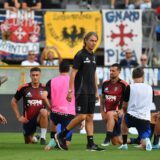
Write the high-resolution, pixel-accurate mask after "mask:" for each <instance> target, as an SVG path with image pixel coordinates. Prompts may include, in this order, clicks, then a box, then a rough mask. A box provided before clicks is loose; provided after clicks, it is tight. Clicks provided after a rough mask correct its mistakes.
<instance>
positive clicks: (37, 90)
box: [11, 67, 48, 145]
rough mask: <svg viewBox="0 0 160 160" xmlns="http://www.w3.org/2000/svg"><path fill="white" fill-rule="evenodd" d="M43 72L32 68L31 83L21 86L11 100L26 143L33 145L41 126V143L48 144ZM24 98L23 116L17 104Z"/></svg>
mask: <svg viewBox="0 0 160 160" xmlns="http://www.w3.org/2000/svg"><path fill="white" fill-rule="evenodd" d="M40 77H41V70H40V68H38V67H34V68H31V70H30V78H31V82H30V83H27V84H24V85H22V86H20V87H19V88H18V90H17V92H16V94H15V95H14V97H13V98H12V100H11V107H12V109H13V111H14V113H15V116H16V118H17V120H18V121H19V122H21V123H22V124H23V134H24V140H25V143H26V144H28V143H33V142H34V140H33V134H34V133H35V132H36V127H37V126H40V128H41V136H40V143H41V144H42V145H44V144H45V143H46V132H47V126H48V111H47V110H46V109H45V107H44V103H43V99H42V92H43V91H44V90H45V86H44V85H42V84H41V83H40ZM21 98H23V115H21V114H20V112H19V109H18V104H17V102H18V101H19V100H20V99H21Z"/></svg>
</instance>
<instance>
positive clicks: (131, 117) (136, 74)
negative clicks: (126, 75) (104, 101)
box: [119, 67, 153, 151]
mask: <svg viewBox="0 0 160 160" xmlns="http://www.w3.org/2000/svg"><path fill="white" fill-rule="evenodd" d="M132 78H133V81H134V84H131V85H129V86H127V88H126V91H125V95H124V106H123V107H124V108H123V109H124V111H126V114H125V115H124V117H123V119H122V138H123V144H122V145H121V146H120V147H119V149H122V150H127V149H128V146H127V135H128V128H130V127H135V128H136V129H137V131H138V135H139V138H140V139H141V144H142V145H143V146H144V147H145V149H146V151H151V150H152V145H151V142H150V134H151V128H150V119H151V105H152V103H153V89H152V87H151V86H150V85H148V84H145V83H144V71H143V69H142V68H141V67H138V68H135V69H134V70H133V72H132Z"/></svg>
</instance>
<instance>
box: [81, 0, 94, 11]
mask: <svg viewBox="0 0 160 160" xmlns="http://www.w3.org/2000/svg"><path fill="white" fill-rule="evenodd" d="M82 5H83V6H84V7H86V8H87V9H91V5H92V0H82Z"/></svg>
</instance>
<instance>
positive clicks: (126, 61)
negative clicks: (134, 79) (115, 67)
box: [120, 49, 138, 67]
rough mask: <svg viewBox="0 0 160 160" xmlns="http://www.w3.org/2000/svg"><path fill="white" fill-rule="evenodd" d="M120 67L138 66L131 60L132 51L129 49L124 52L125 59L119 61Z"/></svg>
mask: <svg viewBox="0 0 160 160" xmlns="http://www.w3.org/2000/svg"><path fill="white" fill-rule="evenodd" d="M120 65H121V67H136V66H138V63H137V61H135V60H133V59H132V51H131V50H130V49H127V50H126V51H125V59H122V60H121V61H120Z"/></svg>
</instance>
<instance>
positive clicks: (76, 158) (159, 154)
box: [0, 133, 160, 160]
mask: <svg viewBox="0 0 160 160" xmlns="http://www.w3.org/2000/svg"><path fill="white" fill-rule="evenodd" d="M94 137H95V142H96V143H97V144H100V143H101V142H102V141H103V138H104V135H102V134H95V136H94ZM48 141H49V134H48V135H47V142H48ZM117 148H118V146H112V145H111V146H109V147H106V150H105V151H102V152H91V151H86V135H81V134H74V136H73V140H72V144H71V146H70V149H69V151H61V150H51V151H44V146H42V145H40V144H33V145H26V144H24V142H23V136H22V134H21V133H0V160H159V159H160V150H153V151H151V152H146V151H144V150H141V149H138V148H135V147H134V146H132V145H129V150H127V151H121V150H118V149H117Z"/></svg>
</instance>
